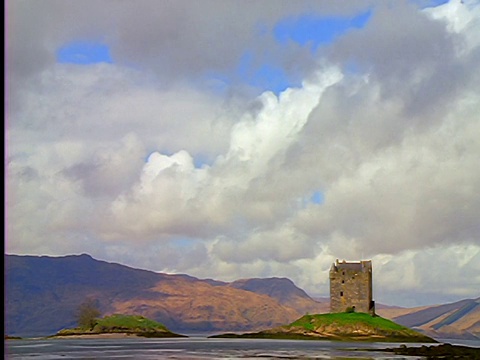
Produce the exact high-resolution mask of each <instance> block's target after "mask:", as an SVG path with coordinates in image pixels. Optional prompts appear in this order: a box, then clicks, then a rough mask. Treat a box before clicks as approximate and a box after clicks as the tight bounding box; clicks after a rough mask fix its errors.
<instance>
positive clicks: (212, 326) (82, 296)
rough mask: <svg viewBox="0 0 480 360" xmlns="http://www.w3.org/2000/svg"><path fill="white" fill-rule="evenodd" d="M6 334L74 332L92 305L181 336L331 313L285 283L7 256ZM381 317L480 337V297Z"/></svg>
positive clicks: (381, 309) (85, 259) (78, 258)
mask: <svg viewBox="0 0 480 360" xmlns="http://www.w3.org/2000/svg"><path fill="white" fill-rule="evenodd" d="M4 294H5V295H4V296H5V299H4V300H5V301H4V304H5V317H4V319H5V334H8V335H10V336H24V337H27V336H44V335H51V334H54V333H56V332H57V331H59V330H61V329H63V328H67V327H74V326H76V316H75V313H76V311H77V309H78V308H79V306H80V305H81V304H82V303H84V302H85V301H86V300H87V299H90V300H92V299H93V300H94V301H95V303H96V305H97V307H98V309H99V310H100V312H101V313H102V315H110V314H115V313H120V314H132V315H142V316H145V317H148V318H150V319H153V320H155V321H158V322H160V323H162V324H164V325H165V326H167V327H168V328H169V329H171V330H172V331H175V332H177V333H193V332H210V333H214V332H220V331H222V332H223V331H238V332H240V331H243V332H244V331H257V330H262V329H265V328H271V327H275V326H280V325H283V324H287V323H290V322H292V321H294V320H296V319H298V318H299V317H301V316H303V315H305V314H307V313H308V314H319V313H325V312H328V311H329V301H328V299H324V298H322V299H313V298H312V297H310V296H309V295H308V294H307V293H306V292H305V291H303V290H302V289H300V288H299V287H297V286H296V285H295V284H294V283H293V282H292V281H291V280H290V279H287V278H277V277H274V278H254V279H241V280H237V281H233V282H223V281H217V280H212V279H198V278H195V277H192V276H189V275H171V274H164V273H156V272H152V271H147V270H140V269H135V268H131V267H128V266H124V265H120V264H115V263H109V262H105V261H99V260H96V259H93V258H92V257H91V256H90V255H86V254H83V255H69V256H62V257H49V256H23V255H8V254H6V255H5V291H4ZM377 312H378V313H379V315H381V316H383V317H386V318H389V319H391V320H394V321H396V322H397V323H399V324H402V325H405V326H408V327H412V328H415V329H418V330H420V331H422V332H425V333H427V334H428V335H429V336H433V337H442V338H449V337H453V338H466V339H480V298H477V299H466V300H462V301H460V302H456V303H452V304H446V305H438V306H436V305H432V306H427V307H422V308H411V309H407V308H400V307H387V306H382V305H379V306H378V310H377Z"/></svg>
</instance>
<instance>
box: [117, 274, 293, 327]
mask: <svg viewBox="0 0 480 360" xmlns="http://www.w3.org/2000/svg"><path fill="white" fill-rule="evenodd" d="M149 290H150V292H151V296H150V297H149V298H145V297H134V298H131V299H128V300H117V301H115V302H113V303H112V305H111V308H110V309H109V311H110V312H112V313H122V314H139V315H143V316H145V317H149V318H152V319H155V320H157V321H159V322H166V323H171V321H172V319H174V320H175V328H176V329H188V330H190V331H191V330H201V331H206V330H207V331H214V330H245V329H248V330H253V329H261V328H265V327H271V326H274V325H280V324H285V323H288V322H291V321H293V319H296V318H297V317H298V316H299V313H298V312H297V311H296V310H294V309H292V308H290V307H288V306H283V305H280V304H279V303H278V302H277V301H275V300H274V299H272V298H271V297H269V296H266V295H261V294H256V293H253V292H250V291H244V290H241V289H236V288H233V287H228V286H213V285H210V284H208V283H207V282H202V281H188V280H185V279H182V278H171V279H168V280H166V281H165V280H162V281H161V282H159V283H158V284H157V285H155V286H154V287H152V288H150V289H149ZM165 320H166V321H165Z"/></svg>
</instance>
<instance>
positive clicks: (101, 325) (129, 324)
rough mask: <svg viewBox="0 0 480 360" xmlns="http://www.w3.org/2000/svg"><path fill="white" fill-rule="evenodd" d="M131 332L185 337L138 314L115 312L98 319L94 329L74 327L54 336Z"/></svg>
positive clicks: (148, 335)
mask: <svg viewBox="0 0 480 360" xmlns="http://www.w3.org/2000/svg"><path fill="white" fill-rule="evenodd" d="M116 333H117V334H118V333H121V334H131V335H136V336H143V337H162V338H163V337H183V335H179V334H175V333H173V332H171V331H170V330H168V329H167V328H166V326H165V325H163V324H160V323H158V322H156V321H153V320H150V319H147V318H145V317H143V316H138V315H121V314H114V315H111V316H106V317H104V318H101V319H97V321H96V324H95V326H94V327H93V329H89V328H84V327H83V328H82V327H78V328H73V329H62V330H60V331H59V332H58V333H57V334H55V335H54V337H59V336H62V337H63V336H78V335H100V334H116Z"/></svg>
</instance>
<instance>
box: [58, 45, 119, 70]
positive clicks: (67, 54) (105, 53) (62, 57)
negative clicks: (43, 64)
mask: <svg viewBox="0 0 480 360" xmlns="http://www.w3.org/2000/svg"><path fill="white" fill-rule="evenodd" d="M57 61H58V62H59V63H71V64H77V65H89V64H96V63H110V64H111V63H113V61H112V58H111V56H110V49H109V47H108V46H107V45H104V44H101V43H95V42H88V41H75V42H71V43H68V44H66V45H64V46H62V47H61V48H60V49H59V50H58V51H57Z"/></svg>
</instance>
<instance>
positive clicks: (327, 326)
mask: <svg viewBox="0 0 480 360" xmlns="http://www.w3.org/2000/svg"><path fill="white" fill-rule="evenodd" d="M212 337H215V338H263V339H309V340H333V341H370V342H410V343H413V342H415V343H437V341H436V340H434V339H432V338H430V337H428V336H425V335H423V334H421V333H419V332H417V331H414V330H412V329H409V328H407V327H404V326H402V325H399V324H397V323H395V322H393V321H390V320H387V319H384V318H382V317H380V316H377V315H373V316H372V315H370V314H367V313H355V312H351V313H348V312H345V313H328V314H315V315H304V316H302V317H301V318H299V319H298V320H296V321H294V322H293V323H291V324H288V325H283V326H279V327H275V328H272V329H268V330H263V331H260V332H255V333H245V334H232V333H228V334H221V335H214V336H212Z"/></svg>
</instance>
